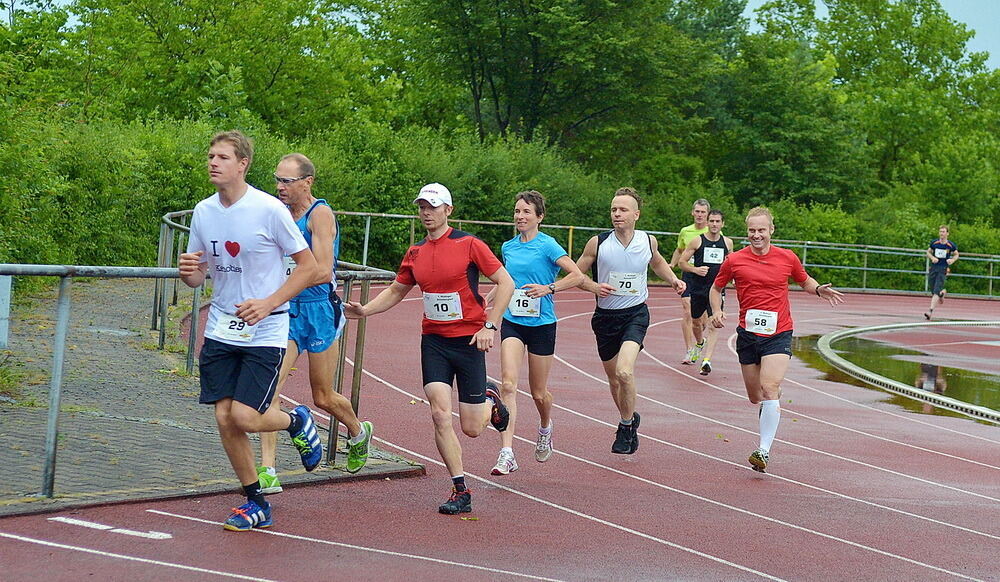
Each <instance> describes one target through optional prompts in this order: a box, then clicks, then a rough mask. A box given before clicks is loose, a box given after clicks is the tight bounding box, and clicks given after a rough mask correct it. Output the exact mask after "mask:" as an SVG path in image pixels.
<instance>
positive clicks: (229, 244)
mask: <svg viewBox="0 0 1000 582" xmlns="http://www.w3.org/2000/svg"><path fill="white" fill-rule="evenodd" d="M226 252H228V253H229V256H231V257H235V256H236V255H238V254H240V243H238V242H236V241H231V240H227V241H226Z"/></svg>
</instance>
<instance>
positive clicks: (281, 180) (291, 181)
mask: <svg viewBox="0 0 1000 582" xmlns="http://www.w3.org/2000/svg"><path fill="white" fill-rule="evenodd" d="M310 176H312V174H306V175H305V176H299V177H298V178H285V177H284V176H279V175H277V174H275V175H274V181H275V182H277V183H279V184H284V185H286V186H287V185H289V184H294V183H296V182H298V181H299V180H305V179H306V178H308V177H310Z"/></svg>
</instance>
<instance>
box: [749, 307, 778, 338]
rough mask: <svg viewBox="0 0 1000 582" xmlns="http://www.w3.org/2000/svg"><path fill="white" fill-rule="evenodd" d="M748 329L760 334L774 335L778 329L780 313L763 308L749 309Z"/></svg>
mask: <svg viewBox="0 0 1000 582" xmlns="http://www.w3.org/2000/svg"><path fill="white" fill-rule="evenodd" d="M744 323H746V330H747V331H749V332H753V333H758V334H760V335H774V332H775V331H777V330H778V314H777V312H775V311H764V310H763V309H747V315H746V321H745V322H744Z"/></svg>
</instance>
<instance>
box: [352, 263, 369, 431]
mask: <svg viewBox="0 0 1000 582" xmlns="http://www.w3.org/2000/svg"><path fill="white" fill-rule="evenodd" d="M371 287H372V282H371V281H369V280H368V279H365V280H364V281H362V282H361V298H360V299H358V301H360V302H361V304H362V305H364V304H365V303H368V294H369V292H370V291H371ZM366 323H367V322H366V321H365V320H364V319H359V320H358V337H357V339H355V341H354V376H353V377H352V378H351V408H353V409H354V414H357V413H358V404H359V401H360V400H361V371H362V366H363V365H364V361H365V328H366V327H367V325H366Z"/></svg>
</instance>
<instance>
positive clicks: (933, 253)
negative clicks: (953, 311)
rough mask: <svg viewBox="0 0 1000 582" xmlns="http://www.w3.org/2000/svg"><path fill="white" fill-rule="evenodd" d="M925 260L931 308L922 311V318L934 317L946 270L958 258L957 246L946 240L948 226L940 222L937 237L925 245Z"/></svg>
mask: <svg viewBox="0 0 1000 582" xmlns="http://www.w3.org/2000/svg"><path fill="white" fill-rule="evenodd" d="M927 260H928V262H929V263H930V268H929V269H928V270H927V281H928V285H927V286H928V287H930V290H931V308H930V309H929V310H927V311H926V312H924V319H928V320H929V319H930V318H932V317H934V308H935V307H937V306H938V304H939V303H941V302H942V301H944V296H945V293H947V292H948V291H946V290H945V288H944V281H945V279H947V278H948V270H949V267H951V265H952V264H953V263H954V262H955V261H957V260H958V247H957V246H955V243H953V242H951V241H950V240H948V226H947V225H945V224H942V225H941V226H940V228H938V238H937V240H935V241H932V242H931V244H930V246H929V247H927Z"/></svg>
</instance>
